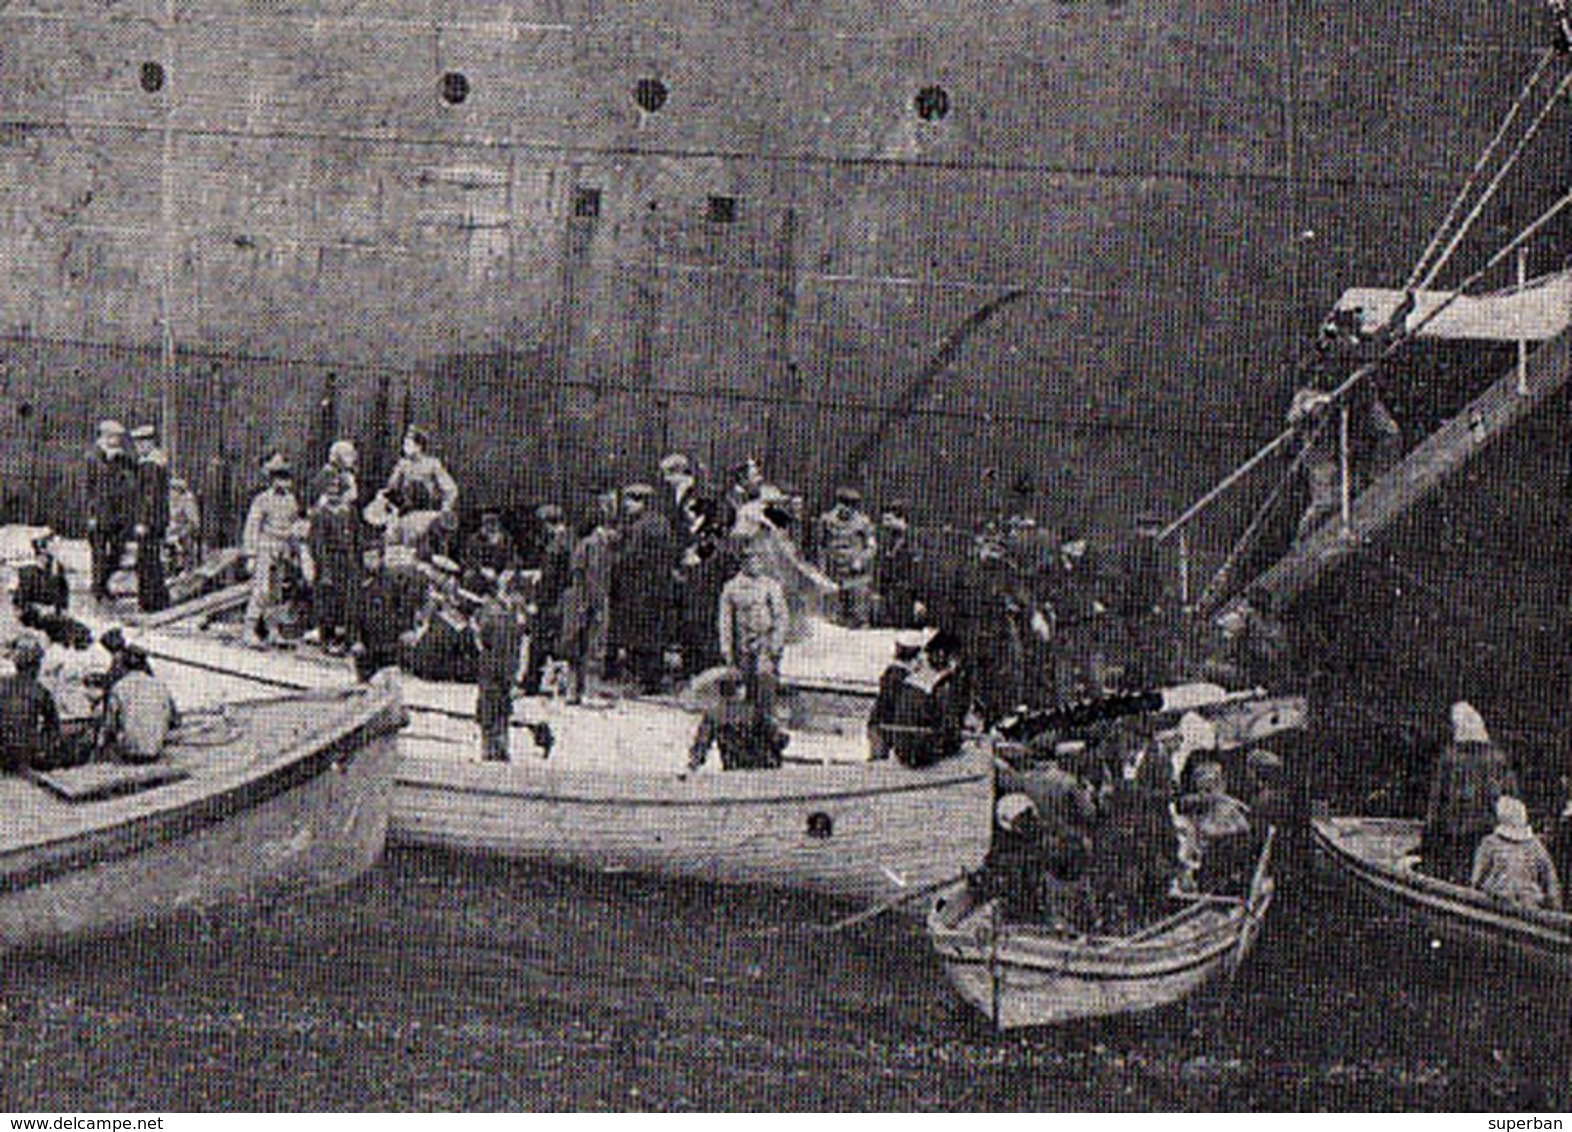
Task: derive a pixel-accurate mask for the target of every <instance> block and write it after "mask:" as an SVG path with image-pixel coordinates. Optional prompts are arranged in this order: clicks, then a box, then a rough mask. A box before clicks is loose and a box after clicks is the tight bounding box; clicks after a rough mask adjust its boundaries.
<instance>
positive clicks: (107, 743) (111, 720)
mask: <svg viewBox="0 0 1572 1132" xmlns="http://www.w3.org/2000/svg"><path fill="white" fill-rule="evenodd" d="M124 651H125V653H126V654H127V655H126V666H127V670H126V673H125V675H123V676H122V677H120V679H118V680H116V681H115V683H114V684H113V686H111V687H110V689H109V693H108V695H107V696H106V697H105V700H104V722H103V726H102V728H101V729H100V730H99V734H98V743H99V748H100V750H102V751H103V752H104V753H105V754H107V755H109V756H111V757H113V758H118V759H120V760H121V761H122V762H128V763H147V762H152V761H154V760H155V759H157V758H158V756H159V755H160V754H162V753H163V750H164V742H165V740H166V739H167V738H168V737H169V732H170V731H171V730H172V729H173V728H175V727H178V726H179V725H180V713H179V712H178V711H177V710H176V709H175V701H174V698H173V697H172V696H171V695H170V694H169V689H168V688H166V687H165V686H164V683H163V681H162V680H160V679H159V678H158V677H156V676H154V675H153V671H152V667H151V666H150V665H149V664H148V663H147V654H146V653H145V652H143V651H142V650H141V649H140V648H138V647H137V646H136V645H127V646H126V647H125V650H124Z"/></svg>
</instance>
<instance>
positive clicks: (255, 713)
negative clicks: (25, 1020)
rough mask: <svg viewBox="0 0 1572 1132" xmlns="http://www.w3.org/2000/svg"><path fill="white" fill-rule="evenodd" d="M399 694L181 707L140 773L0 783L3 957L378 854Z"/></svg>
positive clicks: (394, 690) (264, 889) (113, 771)
mask: <svg viewBox="0 0 1572 1132" xmlns="http://www.w3.org/2000/svg"><path fill="white" fill-rule="evenodd" d="M404 719H405V716H404V712H403V709H402V707H401V706H400V702H399V693H398V686H397V683H396V681H393V680H379V681H377V682H375V683H373V684H372V685H369V686H367V687H364V688H356V689H347V690H343V691H339V692H333V693H318V694H295V695H290V696H283V697H275V698H272V699H266V700H254V701H251V702H245V703H236V704H233V705H230V706H227V707H226V708H224V709H223V710H222V711H211V712H189V713H187V718H186V719H185V720H184V721H183V724H182V726H181V727H180V728H178V729H177V730H176V731H175V732H173V733H172V734H171V737H170V742H169V745H168V747H167V748H166V751H165V753H164V755H163V756H162V757H161V758H160V759H159V761H158V762H156V763H153V764H149V765H146V766H126V765H121V764H111V763H90V764H88V765H85V766H81V767H76V768H72V769H68V770H58V771H51V772H30V773H28V774H25V775H0V815H3V816H0V950H3V949H10V948H32V947H39V946H47V945H51V944H56V943H60V942H63V941H66V940H71V939H76V938H80V937H84V936H93V935H100V934H105V933H110V932H114V931H119V930H123V929H125V928H128V927H131V926H132V925H135V924H139V923H144V922H148V921H152V920H156V919H161V918H165V917H168V916H171V915H174V914H177V913H181V912H186V911H203V912H208V911H213V910H216V909H222V908H233V909H237V910H239V911H241V912H244V911H245V910H247V909H248V908H252V907H255V906H259V905H260V904H262V903H265V902H267V901H271V900H273V899H275V898H278V897H280V896H282V895H285V894H288V893H292V892H296V891H302V890H308V889H315V888H322V887H327V886H331V885H335V884H339V883H342V882H345V881H348V880H351V879H353V878H354V877H356V876H358V875H360V874H361V873H362V872H364V871H365V870H366V869H367V868H369V867H370V866H371V865H372V864H373V863H374V862H375V860H376V859H377V857H378V856H379V855H380V853H381V852H382V847H383V841H384V837H385V834H386V831H387V824H388V811H389V804H390V801H391V796H392V783H393V768H394V763H395V760H396V738H397V733H398V730H399V728H400V727H402V726H403V724H404Z"/></svg>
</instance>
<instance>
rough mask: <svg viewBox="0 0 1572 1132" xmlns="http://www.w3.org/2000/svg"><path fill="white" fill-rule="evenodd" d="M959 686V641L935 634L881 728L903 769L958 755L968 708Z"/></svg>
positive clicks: (951, 635) (952, 636)
mask: <svg viewBox="0 0 1572 1132" xmlns="http://www.w3.org/2000/svg"><path fill="white" fill-rule="evenodd" d="M961 683H962V681H961V657H960V639H959V638H958V637H956V635H955V634H954V633H951V632H949V631H948V630H940V631H939V632H937V633H935V634H934V635H933V637H932V639H930V640H929V641H928V644H927V645H926V647H924V649H923V652H922V662H921V663H920V664H918V665H917V667H916V668H915V669H913V671H912V672H911V673H910V674H908V675H907V677H906V679H905V681H904V682H903V683H902V684H901V687H900V694H899V695H898V696H897V697H896V699H895V707H894V710H893V712H892V714H893V719H892V720H891V722H890V723H889V724H888V725H886V727H885V733H886V734H887V735H888V736H889V738H890V751H891V753H892V754H894V755H895V757H896V758H897V759H899V760H900V761H901V762H902V763H904V764H905V765H906V766H909V767H924V766H932V765H933V764H934V763H936V762H939V761H940V760H941V759H947V758H951V757H953V756H955V755H958V754H960V753H961V732H962V729H963V727H964V724H965V719H966V709H967V706H968V705H967V700H966V695H965V693H964V691H963V690H962V688H961Z"/></svg>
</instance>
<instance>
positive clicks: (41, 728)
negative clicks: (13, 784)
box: [0, 633, 61, 772]
mask: <svg viewBox="0 0 1572 1132" xmlns="http://www.w3.org/2000/svg"><path fill="white" fill-rule="evenodd" d="M11 663H12V664H13V665H15V667H16V672H15V674H14V675H11V676H0V771H11V772H15V771H20V770H27V769H29V768H37V769H39V770H47V769H49V768H51V767H54V766H57V765H59V762H58V760H59V758H60V752H61V742H60V712H59V710H58V709H57V708H56V707H55V698H54V697H53V696H52V695H50V694H49V689H47V688H45V687H44V686H43V685H42V684H40V683H39V682H38V672H39V669H40V668H42V667H43V663H44V646H43V642H41V641H40V640H39V639H38V638H37V637H35V636H33V635H32V634H31V633H24V634H22V635H21V636H20V637H18V638H17V639H16V640H15V641H13V642H12V643H11Z"/></svg>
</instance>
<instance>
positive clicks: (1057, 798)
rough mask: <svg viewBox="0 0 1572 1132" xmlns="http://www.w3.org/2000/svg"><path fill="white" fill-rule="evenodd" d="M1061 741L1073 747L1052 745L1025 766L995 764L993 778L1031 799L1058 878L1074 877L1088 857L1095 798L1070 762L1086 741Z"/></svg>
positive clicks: (1049, 862)
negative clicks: (997, 766) (1053, 746)
mask: <svg viewBox="0 0 1572 1132" xmlns="http://www.w3.org/2000/svg"><path fill="white" fill-rule="evenodd" d="M1063 746H1065V747H1069V748H1072V750H1068V751H1064V752H1061V751H1060V750H1059V749H1057V748H1056V749H1054V750H1053V751H1051V752H1050V753H1049V754H1048V756H1047V757H1046V758H1044V757H1043V756H1038V761H1037V762H1035V763H1034V764H1033V765H1032V766H1030V767H1028V768H1027V769H1025V770H1014V769H1009V768H1005V767H1000V768H999V769H998V771H997V782H998V789H999V790H1001V791H1004V792H1006V793H1009V792H1016V791H1019V792H1020V793H1022V794H1024V795H1026V797H1028V798H1030V799H1031V802H1032V807H1033V809H1034V810H1035V811H1036V815H1037V821H1038V822H1039V823H1040V824H1041V826H1042V831H1043V845H1044V849H1045V851H1046V853H1047V868H1048V871H1049V872H1050V873H1051V874H1052V875H1053V876H1054V877H1055V878H1056V879H1058V880H1061V881H1075V880H1079V879H1080V878H1081V877H1082V875H1083V874H1085V872H1086V869H1087V865H1088V863H1089V861H1090V858H1091V851H1092V831H1093V827H1094V825H1095V823H1096V820H1097V803H1096V800H1095V798H1094V796H1093V792H1092V789H1091V787H1090V786H1089V785H1087V783H1086V782H1085V780H1084V779H1082V778H1081V776H1080V775H1079V774H1077V773H1076V771H1075V769H1074V768H1073V766H1072V765H1070V764H1071V760H1072V759H1073V758H1075V757H1077V756H1079V757H1082V758H1084V757H1085V754H1084V748H1085V744H1084V743H1081V744H1064V745H1063Z"/></svg>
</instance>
